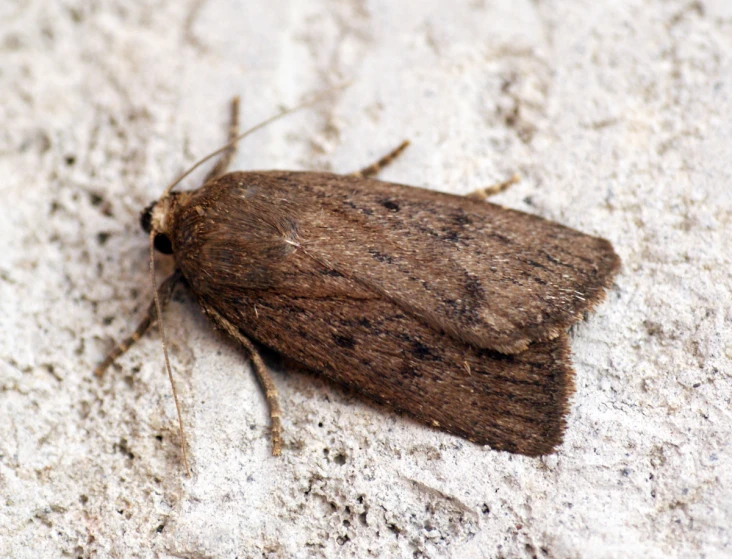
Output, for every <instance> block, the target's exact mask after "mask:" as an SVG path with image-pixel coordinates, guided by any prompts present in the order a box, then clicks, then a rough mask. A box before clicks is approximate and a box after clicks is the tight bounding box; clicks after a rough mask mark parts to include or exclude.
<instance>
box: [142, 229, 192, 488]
mask: <svg viewBox="0 0 732 559" xmlns="http://www.w3.org/2000/svg"><path fill="white" fill-rule="evenodd" d="M156 234H157V231H155V229H154V228H151V229H150V281H151V282H152V287H153V300H154V301H155V311H156V312H157V314H158V328H159V329H160V341H161V343H162V344H163V355H165V369H166V371H167V372H168V379H169V380H170V386H171V387H172V388H173V400H174V401H175V411H176V413H177V414H178V431H179V432H180V450H181V454H182V455H183V465H184V466H185V469H186V475H187V476H188V477H190V476H191V470H190V469H189V468H188V452H187V450H186V435H185V431H184V430H183V416H182V414H181V413H180V402H179V401H178V392H177V391H176V389H175V382H173V370H172V369H171V367H170V359H169V357H168V344H167V343H166V341H165V328H164V327H163V314H162V306H161V305H160V297H158V287H157V283H158V282H157V280H156V278H155V235H156Z"/></svg>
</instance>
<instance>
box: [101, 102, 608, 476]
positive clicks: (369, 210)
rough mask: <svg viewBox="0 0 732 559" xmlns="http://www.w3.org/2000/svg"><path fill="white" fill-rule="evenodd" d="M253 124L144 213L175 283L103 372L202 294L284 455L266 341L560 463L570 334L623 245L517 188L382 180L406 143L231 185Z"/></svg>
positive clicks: (368, 389)
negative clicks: (452, 187)
mask: <svg viewBox="0 0 732 559" xmlns="http://www.w3.org/2000/svg"><path fill="white" fill-rule="evenodd" d="M288 112H290V111H288ZM279 116H282V115H278V117H279ZM278 117H275V118H278ZM271 120H273V119H269V121H271ZM269 121H265V122H269ZM237 122H238V101H237V100H236V99H235V100H234V102H233V104H232V125H231V130H230V138H229V139H230V143H229V144H227V146H225V147H224V148H222V149H221V150H219V151H217V152H214V153H213V154H211V156H213V155H216V154H218V153H222V156H221V158H220V160H219V162H218V163H217V164H216V165H215V167H214V168H213V169H212V170H211V172H210V173H209V174H208V176H207V177H206V179H205V181H204V184H203V186H201V187H200V188H198V189H197V190H193V191H186V192H171V190H172V188H173V187H174V186H175V185H176V184H177V183H178V182H179V180H180V179H179V180H178V181H176V182H174V183H173V184H172V185H170V186H169V187H168V189H167V190H166V192H165V193H164V194H163V196H162V197H161V198H160V199H159V200H158V201H157V202H155V203H153V204H151V205H150V206H149V207H148V208H147V209H146V210H145V211H144V212H143V214H142V218H141V222H142V226H143V228H144V229H145V231H147V232H148V233H149V234H150V243H151V270H153V266H154V265H153V262H152V247H153V246H154V247H155V248H156V249H157V250H158V251H160V252H162V253H165V254H172V255H173V257H174V258H175V266H176V268H175V272H174V273H173V275H172V276H171V277H169V278H168V279H167V280H165V281H164V282H163V283H162V284H161V286H160V287H159V288H158V290H157V291H156V293H155V301H154V303H152V304H151V305H150V309H149V311H148V313H147V316H146V317H145V318H144V319H143V321H142V323H141V324H140V325H139V327H138V328H137V330H136V331H135V333H134V334H133V335H132V336H131V337H130V338H128V339H127V340H126V341H125V342H123V343H122V344H120V345H118V346H117V347H116V348H115V349H114V350H113V351H112V352H111V353H110V354H109V356H108V357H107V359H106V360H105V361H104V362H103V363H102V364H101V365H100V366H99V367H98V368H97V371H96V373H97V374H98V375H101V374H102V372H103V371H104V370H105V369H106V368H107V367H108V366H109V365H110V364H111V363H112V362H113V361H114V360H115V359H116V358H117V357H119V356H120V355H121V354H122V353H123V352H124V351H126V350H127V349H128V348H129V346H130V345H132V344H133V343H134V342H135V341H137V340H138V339H139V338H140V337H141V336H142V335H143V334H144V332H145V331H146V330H147V328H148V327H149V326H150V325H151V324H153V323H155V322H159V323H161V322H162V321H158V320H157V317H158V316H161V312H162V307H164V305H165V303H166V302H167V301H168V299H169V298H170V294H171V292H172V290H173V288H174V287H175V285H176V284H178V283H184V284H186V285H187V286H188V287H189V288H190V290H191V291H192V292H193V293H194V294H195V296H196V298H197V299H198V301H199V303H200V305H201V307H202V309H203V311H204V312H205V314H206V315H207V316H208V317H209V318H210V319H211V321H212V322H213V323H214V325H215V326H216V327H218V328H219V329H220V330H222V331H223V332H224V333H225V334H227V335H228V336H230V337H231V338H233V339H234V340H236V341H237V342H238V343H239V344H241V345H242V346H243V347H244V348H245V349H246V351H247V352H248V353H249V356H250V358H251V361H252V364H253V368H254V370H255V372H256V374H257V377H258V379H259V381H260V383H261V385H262V387H263V389H264V392H265V396H266V399H267V402H268V405H269V408H270V415H271V428H272V447H273V448H272V452H273V454H275V455H277V454H279V453H280V450H281V445H282V442H281V422H280V407H279V403H278V398H277V391H276V388H275V386H274V384H273V382H272V379H271V377H270V375H269V373H268V371H267V369H266V367H265V365H264V363H263V361H262V359H261V357H260V356H259V353H258V350H257V346H256V345H255V344H254V343H253V342H256V343H257V344H260V345H261V346H265V347H268V348H271V349H273V350H275V351H276V352H279V353H280V354H282V355H283V356H285V357H287V358H289V359H291V360H294V361H295V362H297V363H299V364H301V365H303V366H304V367H306V368H307V369H311V370H314V371H319V372H321V373H322V374H324V375H325V376H326V377H328V378H330V379H332V380H333V381H336V382H337V383H341V384H344V385H346V386H348V387H350V388H352V389H355V391H357V392H358V393H360V394H363V395H364V396H366V397H368V398H371V399H373V400H376V401H377V402H381V403H382V404H384V405H385V406H387V407H388V408H390V409H393V410H396V411H399V412H403V413H405V414H408V415H410V416H412V417H414V418H416V419H417V420H419V421H421V422H423V423H425V424H427V425H430V426H432V427H435V428H437V429H440V430H443V431H446V432H448V433H452V434H454V435H458V436H460V437H463V438H465V439H468V440H469V441H472V442H474V443H477V444H480V445H489V446H490V447H491V448H493V449H497V450H504V451H508V452H514V453H519V454H524V455H528V456H538V455H543V454H548V453H551V452H552V451H554V449H555V448H556V447H557V446H558V445H559V444H561V442H562V437H563V432H564V429H565V425H566V419H565V417H566V414H567V412H568V402H569V398H570V396H571V394H572V392H573V390H574V381H573V376H574V372H573V370H572V366H571V364H570V350H569V343H568V335H567V329H568V328H569V327H570V326H571V325H572V324H573V323H574V322H576V321H577V320H579V319H580V317H581V316H582V314H583V312H585V311H587V310H589V309H591V308H592V307H593V306H594V305H596V304H597V303H598V302H599V301H600V300H601V299H602V298H603V297H604V291H605V289H606V288H608V287H609V286H610V285H611V283H612V278H613V275H614V274H615V273H616V271H617V270H618V268H619V265H620V261H619V258H618V256H617V255H616V254H615V252H614V250H613V248H612V246H611V244H610V243H609V242H608V241H606V240H604V239H601V238H597V237H593V236H590V235H585V234H584V233H580V232H578V231H575V230H574V229H570V228H568V227H565V226H563V225H560V224H558V223H555V222H552V221H548V220H546V219H543V218H541V217H537V216H534V215H529V214H526V213H523V212H520V211H515V210H511V209H507V208H503V207H500V206H497V205H494V204H491V203H488V202H485V198H486V197H487V196H489V195H490V194H492V193H495V192H496V191H500V190H502V189H503V188H504V187H505V186H506V183H504V184H503V185H498V186H497V187H493V188H489V189H484V190H482V191H479V192H476V193H473V194H472V195H469V196H467V197H465V196H456V195H451V194H444V193H439V192H433V191H429V190H425V189H422V188H416V187H411V186H404V185H401V184H392V183H387V182H382V181H378V180H375V179H373V178H370V177H372V176H374V175H375V174H376V173H377V172H378V171H379V170H380V169H381V168H382V167H384V166H385V165H386V164H388V163H389V162H390V161H391V160H392V159H393V158H394V157H396V155H398V153H400V152H401V151H402V150H403V149H404V148H405V147H406V145H407V144H406V142H405V143H403V144H402V145H401V146H399V148H397V149H396V150H394V151H393V152H392V153H390V154H389V155H387V156H386V157H384V158H382V159H381V160H380V161H378V162H377V163H375V164H373V165H371V166H369V167H367V168H365V169H363V170H362V171H359V172H356V173H353V174H350V175H337V174H331V173H323V172H295V171H257V172H232V173H226V167H227V166H228V163H229V162H230V160H231V158H232V156H233V153H234V149H235V148H234V144H235V142H236V141H237V140H238V139H241V137H243V136H244V135H246V134H248V133H250V132H252V131H253V130H254V129H256V128H259V127H260V126H261V125H259V126H257V127H255V128H254V129H250V130H249V131H247V132H246V133H245V134H242V135H240V136H237V134H238V132H237ZM262 124H265V123H262ZM211 156H209V157H211ZM207 159H208V158H207ZM202 162H203V161H200V162H199V164H200V163H202ZM191 170H192V169H191ZM189 172H190V170H189ZM186 174H187V173H186ZM184 176H185V175H184ZM181 178H182V177H181ZM153 277H154V271H153ZM160 326H162V324H160ZM161 335H162V338H163V348H164V349H165V341H164V340H165V338H164V333H163V331H162V329H161ZM165 355H166V364H167V367H168V374H169V375H170V365H169V363H168V358H167V350H166V353H165ZM171 382H172V377H171ZM173 388H174V390H175V385H174V384H173ZM177 405H178V403H177V398H176V406H177ZM178 411H179V422H180V428H181V439H182V442H181V445H182V449H183V460H184V463H185V465H186V469H188V466H187V460H186V450H185V443H184V442H183V441H184V439H183V432H182V420H181V419H180V410H179V409H178Z"/></svg>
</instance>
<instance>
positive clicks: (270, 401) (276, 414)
mask: <svg viewBox="0 0 732 559" xmlns="http://www.w3.org/2000/svg"><path fill="white" fill-rule="evenodd" d="M203 307H204V311H206V314H207V315H208V316H210V317H211V318H212V319H213V321H214V322H215V323H216V325H217V326H218V327H219V328H221V329H222V330H224V332H226V333H227V334H228V335H229V336H231V337H232V338H234V339H235V340H236V341H238V342H239V343H240V344H241V345H243V346H244V348H246V350H247V351H248V352H249V357H250V358H251V360H252V364H253V365H254V372H255V373H256V374H257V379H259V384H260V385H261V386H262V389H263V390H264V397H265V399H266V400H267V405H268V406H269V418H270V424H271V425H272V456H279V455H280V453H281V452H282V422H281V420H280V417H281V411H280V401H279V398H278V396H277V387H276V386H275V383H274V381H273V380H272V377H271V376H270V374H269V371H268V370H267V367H266V366H265V365H264V361H262V357H261V356H260V355H259V352H258V351H257V348H256V347H254V344H253V343H252V342H251V340H250V339H249V338H247V337H246V336H244V335H243V334H242V333H241V332H239V329H238V328H237V327H236V326H235V325H233V324H232V323H231V322H229V321H228V320H226V319H225V318H224V317H223V316H221V315H220V314H219V313H218V312H217V311H216V309H214V308H212V307H210V306H208V305H203Z"/></svg>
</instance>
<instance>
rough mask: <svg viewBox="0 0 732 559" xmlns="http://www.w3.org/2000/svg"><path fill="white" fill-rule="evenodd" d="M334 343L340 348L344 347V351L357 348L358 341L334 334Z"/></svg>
mask: <svg viewBox="0 0 732 559" xmlns="http://www.w3.org/2000/svg"><path fill="white" fill-rule="evenodd" d="M333 341H334V342H335V344H336V345H337V346H338V347H342V348H344V349H353V348H354V347H356V340H354V339H353V338H352V337H351V336H340V335H338V334H333Z"/></svg>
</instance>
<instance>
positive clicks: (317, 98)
mask: <svg viewBox="0 0 732 559" xmlns="http://www.w3.org/2000/svg"><path fill="white" fill-rule="evenodd" d="M349 85H351V82H346V83H343V84H340V85H336V86H334V87H331V88H328V89H326V90H325V91H323V92H321V93H319V94H318V95H316V96H315V97H313V98H312V99H310V100H309V101H305V102H303V103H300V104H299V105H295V106H294V107H291V108H289V109H285V110H284V111H282V112H281V113H279V114H276V115H274V116H271V117H269V118H268V119H266V120H263V121H262V122H260V123H259V124H255V125H254V126H252V127H251V128H250V129H249V130H247V131H245V132H242V133H241V134H239V135H238V136H237V137H236V138H234V139H233V140H231V141H230V142H229V143H228V144H226V145H225V146H222V147H220V148H219V149H217V150H216V151H213V152H211V153H209V154H208V155H207V156H205V157H204V158H203V159H199V160H198V161H197V162H196V163H195V164H193V166H192V167H190V168H189V169H188V170H187V171H186V172H184V173H183V174H182V175H180V176H179V177H178V178H177V179H175V180H174V181H173V182H172V183H170V184H169V185H168V186H167V187H166V188H165V191H164V192H163V195H162V196H161V198H165V197H166V196H167V195H168V194H170V191H171V190H173V188H175V187H176V185H177V184H178V183H179V182H180V181H182V180H183V179H184V178H186V177H187V176H188V175H190V174H191V173H192V172H193V171H195V170H196V169H198V167H200V166H201V165H203V164H204V163H205V162H206V161H208V160H209V159H211V158H212V157H215V156H217V155H218V154H219V153H221V152H222V151H225V150H227V149H229V148H230V147H231V146H233V145H234V144H235V143H237V142H238V141H239V140H241V139H243V138H245V137H247V136H249V134H252V133H253V132H256V131H257V130H259V129H260V128H264V127H265V126H267V125H268V124H272V123H273V122H275V121H276V120H279V119H281V118H283V117H285V116H287V115H289V114H292V113H294V112H297V111H299V110H301V109H305V108H307V107H310V106H312V105H314V104H315V103H317V102H318V101H320V100H321V99H323V98H324V97H326V96H327V95H330V94H331V93H332V92H334V91H337V90H339V89H345V88H346V87H348V86H349Z"/></svg>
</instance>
